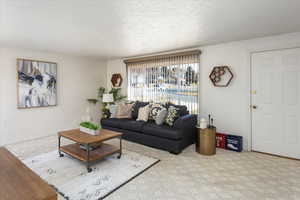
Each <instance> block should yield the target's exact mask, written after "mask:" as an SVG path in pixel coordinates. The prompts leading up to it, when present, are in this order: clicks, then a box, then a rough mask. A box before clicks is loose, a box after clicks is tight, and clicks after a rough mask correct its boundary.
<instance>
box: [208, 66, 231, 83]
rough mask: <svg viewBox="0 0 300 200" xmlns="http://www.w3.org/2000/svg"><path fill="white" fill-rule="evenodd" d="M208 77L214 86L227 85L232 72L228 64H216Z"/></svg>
mask: <svg viewBox="0 0 300 200" xmlns="http://www.w3.org/2000/svg"><path fill="white" fill-rule="evenodd" d="M209 78H210V80H211V82H212V83H213V84H214V86H215V87H227V86H228V85H229V84H230V82H231V80H232V79H233V73H232V72H231V70H230V69H229V67H228V66H216V67H214V68H213V70H212V71H211V73H210V75H209Z"/></svg>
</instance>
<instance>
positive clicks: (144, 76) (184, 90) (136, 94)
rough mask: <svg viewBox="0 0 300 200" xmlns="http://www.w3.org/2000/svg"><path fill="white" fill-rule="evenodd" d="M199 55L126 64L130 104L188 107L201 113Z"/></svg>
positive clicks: (175, 56) (198, 52)
mask: <svg viewBox="0 0 300 200" xmlns="http://www.w3.org/2000/svg"><path fill="white" fill-rule="evenodd" d="M199 56H200V51H190V52H184V53H178V54H171V55H162V56H153V57H148V58H141V59H132V60H125V61H124V62H125V63H126V65H127V72H128V98H129V100H138V101H153V102H160V103H166V102H171V103H174V104H177V105H185V106H187V108H188V110H189V111H190V113H192V114H197V113H198V88H199V86H198V81H199Z"/></svg>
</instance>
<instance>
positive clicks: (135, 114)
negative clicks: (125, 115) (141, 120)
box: [131, 101, 149, 119]
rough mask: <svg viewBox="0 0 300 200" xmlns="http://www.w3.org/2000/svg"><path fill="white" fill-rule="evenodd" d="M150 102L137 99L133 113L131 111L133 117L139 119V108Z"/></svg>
mask: <svg viewBox="0 0 300 200" xmlns="http://www.w3.org/2000/svg"><path fill="white" fill-rule="evenodd" d="M148 104H149V102H142V101H136V102H135V103H134V105H133V107H132V113H131V116H132V119H137V118H138V115H139V109H140V108H141V107H144V106H146V105H148Z"/></svg>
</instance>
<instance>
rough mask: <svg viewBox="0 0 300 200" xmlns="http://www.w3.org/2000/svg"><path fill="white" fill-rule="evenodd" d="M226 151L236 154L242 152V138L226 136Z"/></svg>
mask: <svg viewBox="0 0 300 200" xmlns="http://www.w3.org/2000/svg"><path fill="white" fill-rule="evenodd" d="M226 149H228V150H231V151H237V152H241V151H243V137H242V136H237V135H227V136H226Z"/></svg>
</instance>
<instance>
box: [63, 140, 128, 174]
mask: <svg viewBox="0 0 300 200" xmlns="http://www.w3.org/2000/svg"><path fill="white" fill-rule="evenodd" d="M59 150H60V151H61V152H63V153H66V154H68V155H70V156H72V157H74V158H76V159H78V160H80V161H82V162H85V163H86V164H87V169H88V172H91V171H92V169H91V168H90V163H91V162H94V161H97V160H101V159H103V158H105V157H106V156H109V155H112V154H114V153H119V156H118V158H120V157H121V153H122V151H121V148H119V147H116V146H113V145H110V144H106V143H102V145H101V147H99V148H97V149H95V150H91V151H87V150H83V149H81V148H80V145H79V144H78V143H75V144H69V145H65V146H61V147H60V148H59ZM60 156H63V154H60Z"/></svg>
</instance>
